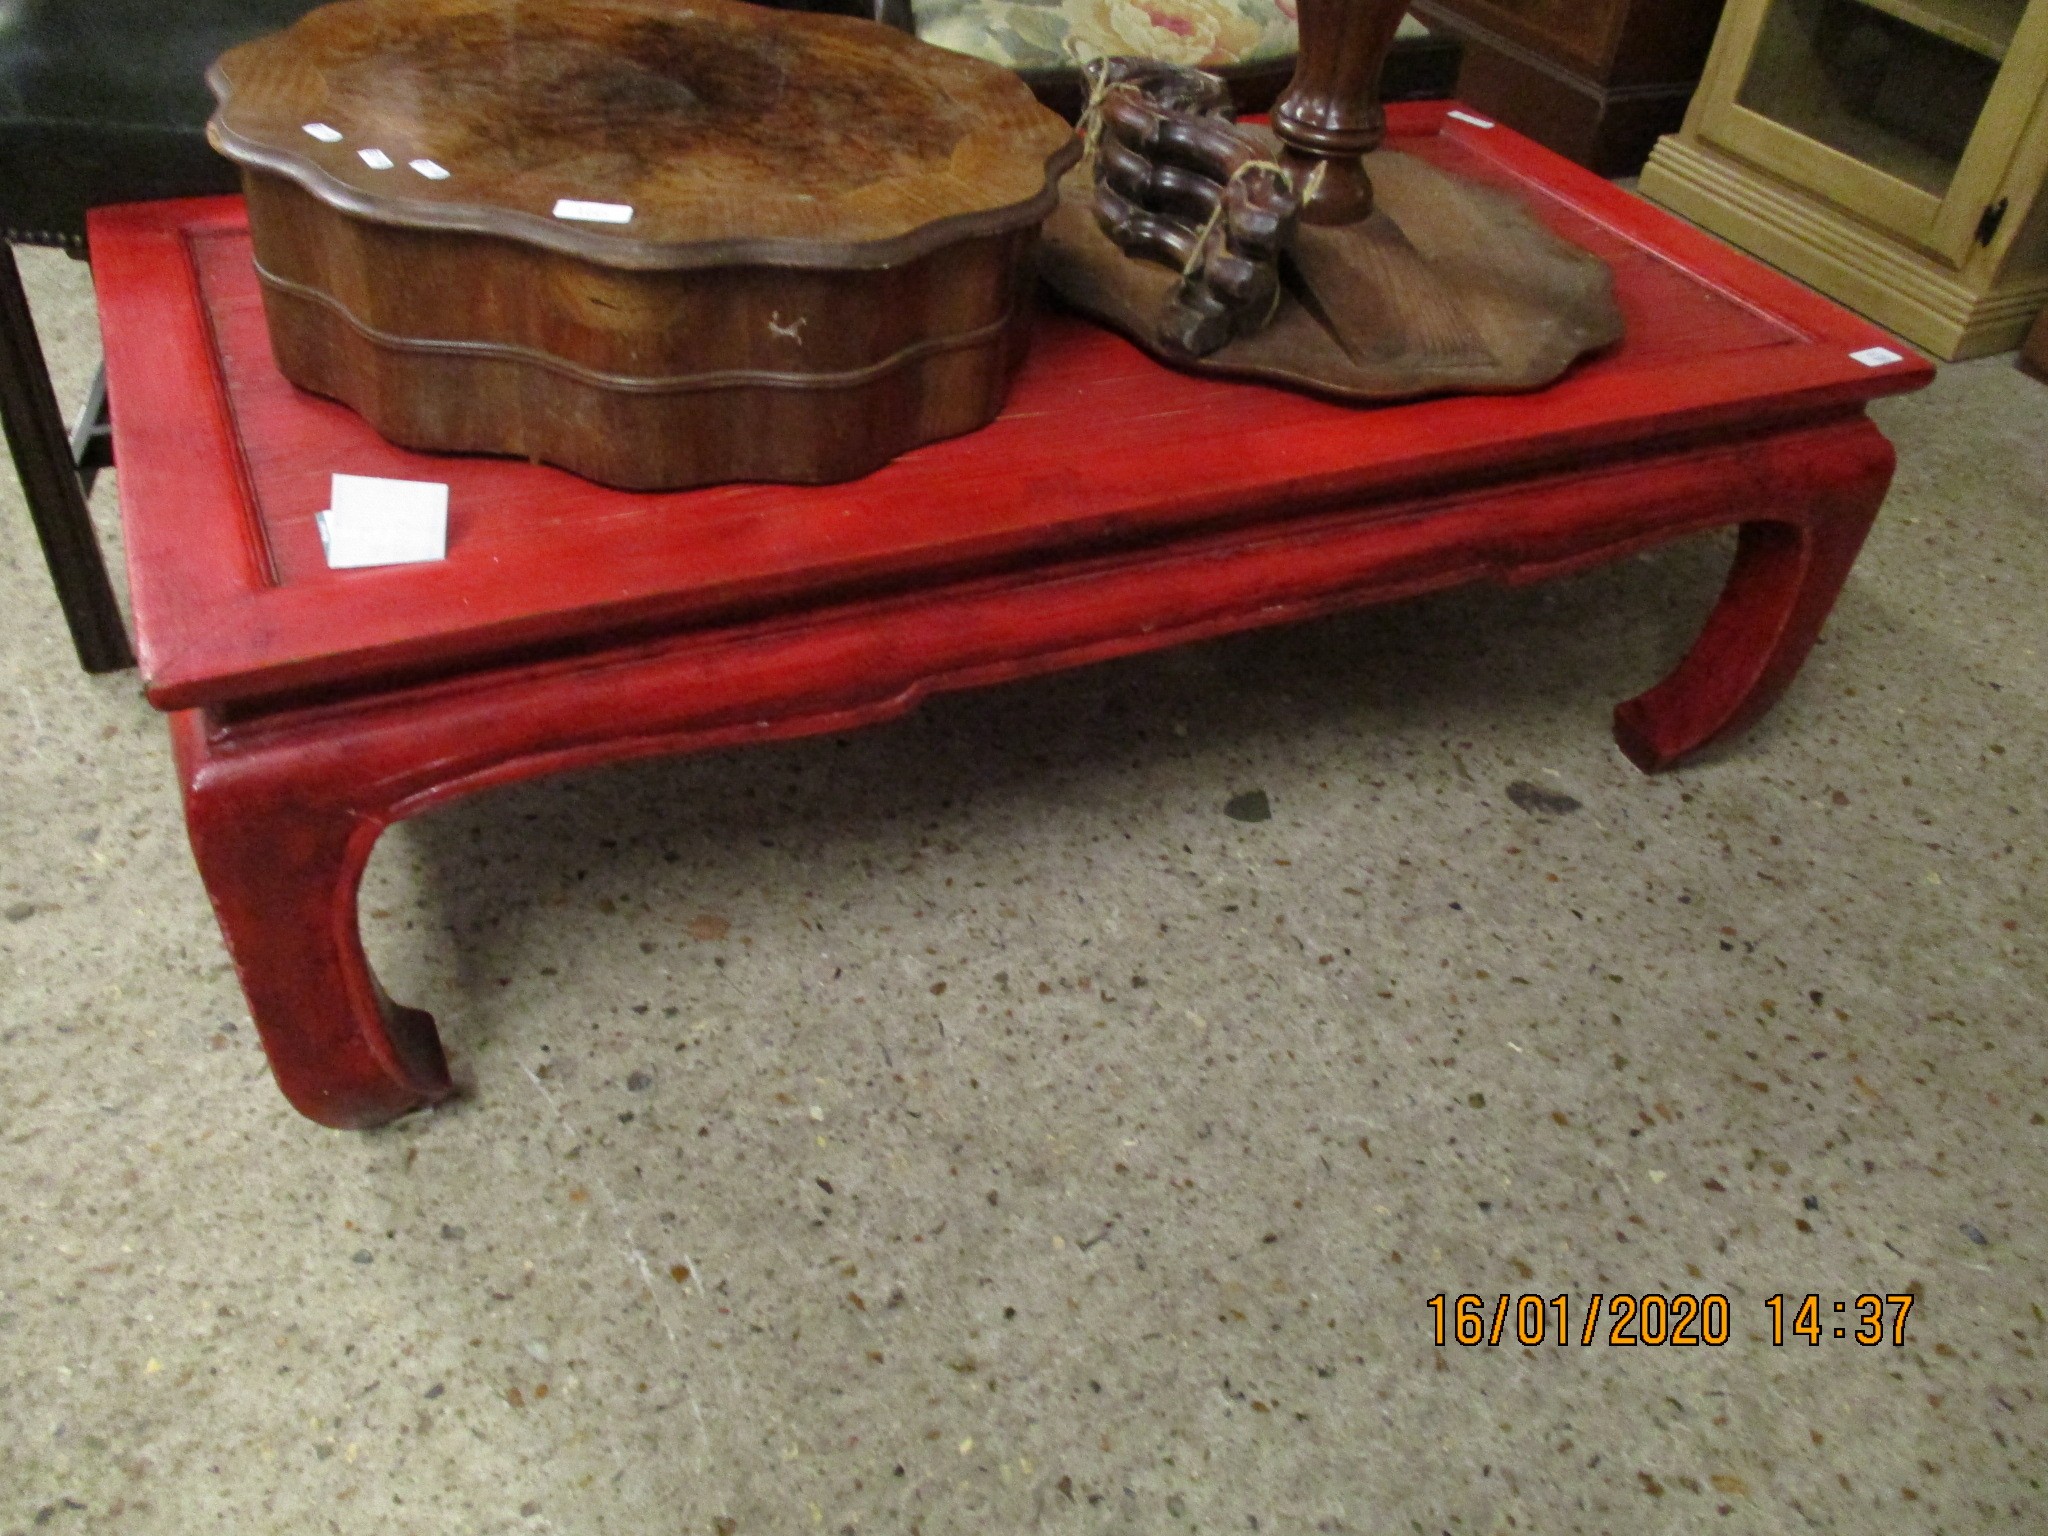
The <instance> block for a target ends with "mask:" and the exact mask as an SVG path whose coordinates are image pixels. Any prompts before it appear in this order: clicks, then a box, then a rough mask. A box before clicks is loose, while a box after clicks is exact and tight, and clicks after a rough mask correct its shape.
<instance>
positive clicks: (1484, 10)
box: [1411, 0, 1722, 176]
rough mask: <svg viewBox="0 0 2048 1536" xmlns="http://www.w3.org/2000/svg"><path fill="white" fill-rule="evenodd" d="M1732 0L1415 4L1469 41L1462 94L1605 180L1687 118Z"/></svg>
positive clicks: (1423, 0)
mask: <svg viewBox="0 0 2048 1536" xmlns="http://www.w3.org/2000/svg"><path fill="white" fill-rule="evenodd" d="M1721 5H1722V0H1415V3H1414V5H1413V6H1412V7H1411V9H1412V10H1413V11H1414V13H1415V14H1416V15H1417V16H1418V17H1420V18H1421V19H1422V20H1423V21H1425V22H1427V23H1428V24H1429V25H1430V26H1431V27H1432V28H1433V29H1435V30H1437V31H1438V32H1441V33H1448V34H1450V35H1452V36H1454V37H1456V38H1458V39H1459V40H1460V41H1461V42H1462V43H1463V44H1464V45H1465V66H1464V69H1463V72H1462V73H1461V74H1460V75H1459V77H1458V96H1459V98H1460V99H1461V100H1463V101H1465V102H1466V103H1467V104H1469V105H1471V106H1473V107H1475V108H1478V109H1479V110H1480V111H1483V112H1489V113H1491V114H1493V115H1494V116H1495V117H1498V118H1499V119H1500V120H1501V121H1502V122H1504V123H1506V124H1507V125H1508V126H1509V127H1511V128H1513V129H1515V130H1517V131H1518V132H1521V133H1526V134H1528V135H1529V136H1530V137H1531V138H1533V139H1536V140H1537V141H1539V142H1540V143H1543V144H1547V145H1548V146H1549V147H1550V148H1552V149H1554V150H1556V151H1557V152H1558V153H1559V154H1561V155H1564V156H1566V157H1567V158H1569V159H1572V160H1576V161H1578V162H1579V163H1580V164H1581V165H1586V166H1591V167H1592V168H1593V169H1594V170H1596V171H1598V172H1600V174H1602V175H1603V176H1626V175H1630V174H1633V173H1634V172H1635V171H1638V170H1640V169H1641V168H1642V164H1643V159H1644V157H1645V156H1646V155H1648V154H1649V152H1650V146H1651V145H1652V144H1654V143H1655V142H1656V141H1657V136H1658V135H1659V134H1664V133H1669V132H1671V131H1672V130H1673V129H1675V128H1676V127H1677V126H1678V124H1679V122H1680V120H1681V119H1682V118H1683V117H1684V116H1685V107H1686V102H1687V101H1688V100H1690V99H1691V96H1692V92H1693V87H1694V86H1695V85H1696V84H1697V83H1698V81H1699V77H1700V70H1701V68H1702V67H1703V66H1704V65H1705V63H1706V59H1707V51H1708V49H1709V47H1710V46H1711V45H1712V43H1713V40H1714V24H1715V22H1717V21H1718V20H1719V19H1720V15H1721Z"/></svg>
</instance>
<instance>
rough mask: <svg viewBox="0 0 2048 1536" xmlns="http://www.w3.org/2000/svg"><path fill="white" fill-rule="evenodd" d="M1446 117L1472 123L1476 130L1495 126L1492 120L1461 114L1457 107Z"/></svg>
mask: <svg viewBox="0 0 2048 1536" xmlns="http://www.w3.org/2000/svg"><path fill="white" fill-rule="evenodd" d="M1444 116H1445V117H1455V118H1456V119H1457V120H1458V121H1459V122H1461V123H1470V124H1471V125H1472V126H1473V127H1474V128H1491V127H1493V126H1494V122H1493V119H1492V118H1490V117H1474V116H1473V115H1472V114H1471V113H1470V112H1460V111H1459V110H1458V109H1457V108H1456V107H1453V108H1451V110H1450V111H1448V112H1446V113H1445V114H1444Z"/></svg>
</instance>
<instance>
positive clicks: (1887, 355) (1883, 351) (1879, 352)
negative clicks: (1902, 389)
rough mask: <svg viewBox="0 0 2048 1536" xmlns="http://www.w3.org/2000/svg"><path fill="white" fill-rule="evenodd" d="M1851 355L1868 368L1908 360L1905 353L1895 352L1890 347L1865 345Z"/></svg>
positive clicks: (1855, 360) (1851, 357)
mask: <svg viewBox="0 0 2048 1536" xmlns="http://www.w3.org/2000/svg"><path fill="white" fill-rule="evenodd" d="M1849 357H1850V359H1851V360H1852V361H1854V362H1859V363H1861V364H1862V365H1863V366H1864V367H1866V368H1882V367H1884V366H1885V364H1887V363H1903V362H1904V361H1905V360H1906V357H1905V354H1904V353H1902V352H1894V351H1893V350H1892V349H1891V348H1890V347H1865V348H1864V349H1863V350H1862V351H1861V352H1851V353H1850V354H1849Z"/></svg>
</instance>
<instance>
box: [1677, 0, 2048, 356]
mask: <svg viewBox="0 0 2048 1536" xmlns="http://www.w3.org/2000/svg"><path fill="white" fill-rule="evenodd" d="M2044 95H2048V0H1730V4H1729V6H1728V10H1727V14H1726V16H1725V17H1724V18H1723V20H1722V24H1721V29H1720V32H1719V34H1718V36H1717V37H1716V39H1715V42H1714V50H1713V54H1712V56H1711V57H1710V58H1709V60H1708V62H1707V71H1706V74H1705V76H1704V78H1703V79H1702V80H1701V82H1700V89H1699V94H1698V95H1697V96H1696V97H1694V99H1693V103H1692V107H1691V109H1690V111H1689V112H1688V113H1687V114H1686V119H1685V125H1684V128H1683V129H1682V130H1681V132H1680V133H1679V134H1678V135H1676V136H1675V137H1672V138H1667V139H1665V140H1663V141H1662V142H1661V143H1659V144H1658V146H1657V148H1656V151H1655V153H1654V154H1653V155H1652V156H1651V159H1650V163H1649V166H1648V167H1647V168H1646V169H1645V171H1644V173H1643V179H1642V191H1643V193H1644V195H1645V196H1647V197H1650V198H1652V199H1654V200H1656V201H1657V202H1660V203H1663V204H1664V205H1665V206H1666V207H1669V208H1671V209H1674V210H1675V211H1677V212H1679V213H1682V214H1684V215H1685V216H1686V217H1687V218H1689V219H1692V220H1693V221H1694V222H1695V223H1698V224H1702V225H1704V226H1706V227H1707V228H1708V229H1710V230H1712V231H1713V232H1714V233H1715V234H1718V235H1720V236H1722V237H1723V238H1724V239H1727V240H1729V241H1732V242H1733V243H1734V244H1736V245H1739V246H1741V247H1743V248H1744V249H1745V250H1748V251H1751V252H1753V253H1755V254H1756V255H1759V256H1761V257H1763V258H1764V259H1765V260H1767V261H1770V262H1772V263H1773V264H1775V265H1776V266H1779V267H1782V268H1784V269H1785V270H1786V271H1787V272H1790V273H1791V274H1792V275H1793V276H1795V277H1797V278H1799V279H1801V280H1802V281H1804V282H1806V283H1810V284H1811V285H1812V286H1814V287H1816V288H1818V289H1820V290H1821V291H1822V292H1824V293H1827V294H1829V295H1830V296H1831V297H1833V298H1836V299H1839V300H1841V301H1842V302H1843V303H1846V304H1848V305H1850V306H1851V307H1853V308H1855V309H1858V310H1861V311H1862V312H1863V313H1864V314H1866V315H1868V316H1870V317H1871V318H1872V319H1874V320H1876V321H1878V322H1879V323H1881V324H1883V325H1886V326H1889V327H1890V328H1891V329H1893V330H1895V331H1897V332H1898V333H1899V334H1900V335H1902V336H1904V337H1906V338H1907V339H1908V340H1910V341H1912V342H1914V343H1915V344H1917V345H1919V346H1921V347H1924V348H1926V349H1927V350H1928V351H1930V352H1933V353H1935V354H1937V355H1939V356H1941V357H1945V358H1963V357H1975V356H1978V355H1980V354H1982V353H1986V352H1996V351H2002V350H2004V349H2005V348H2007V347H2012V346H2016V345H2018V343H2019V341H2020V339H2021V337H2022V336H2024V335H2025V333H2026V330H2027V326H2028V325H2029V323H2030V322H2031V321H2032V320H2033V317H2034V315H2035V314H2036V313H2037V312H2038V311H2039V310H2040V309H2041V308H2042V307H2043V305H2044V304H2048V217H2044V215H2043V214H2042V212H2041V208H2040V204H2041V199H2040V195H2039V194H2040V190H2041V184H2042V180H2043V175H2044V170H2048V113H2044V111H2043V97H2044Z"/></svg>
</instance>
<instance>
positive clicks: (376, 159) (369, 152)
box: [356, 149, 391, 171]
mask: <svg viewBox="0 0 2048 1536" xmlns="http://www.w3.org/2000/svg"><path fill="white" fill-rule="evenodd" d="M356 156H357V158H358V159H360V160H361V161H362V162H363V164H365V165H367V166H368V167H369V168H370V169H371V170H373V171H388V170H390V169H391V157H390V156H389V155H387V154H385V153H384V151H383V150H381V149H359V150H357V151H356Z"/></svg>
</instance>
